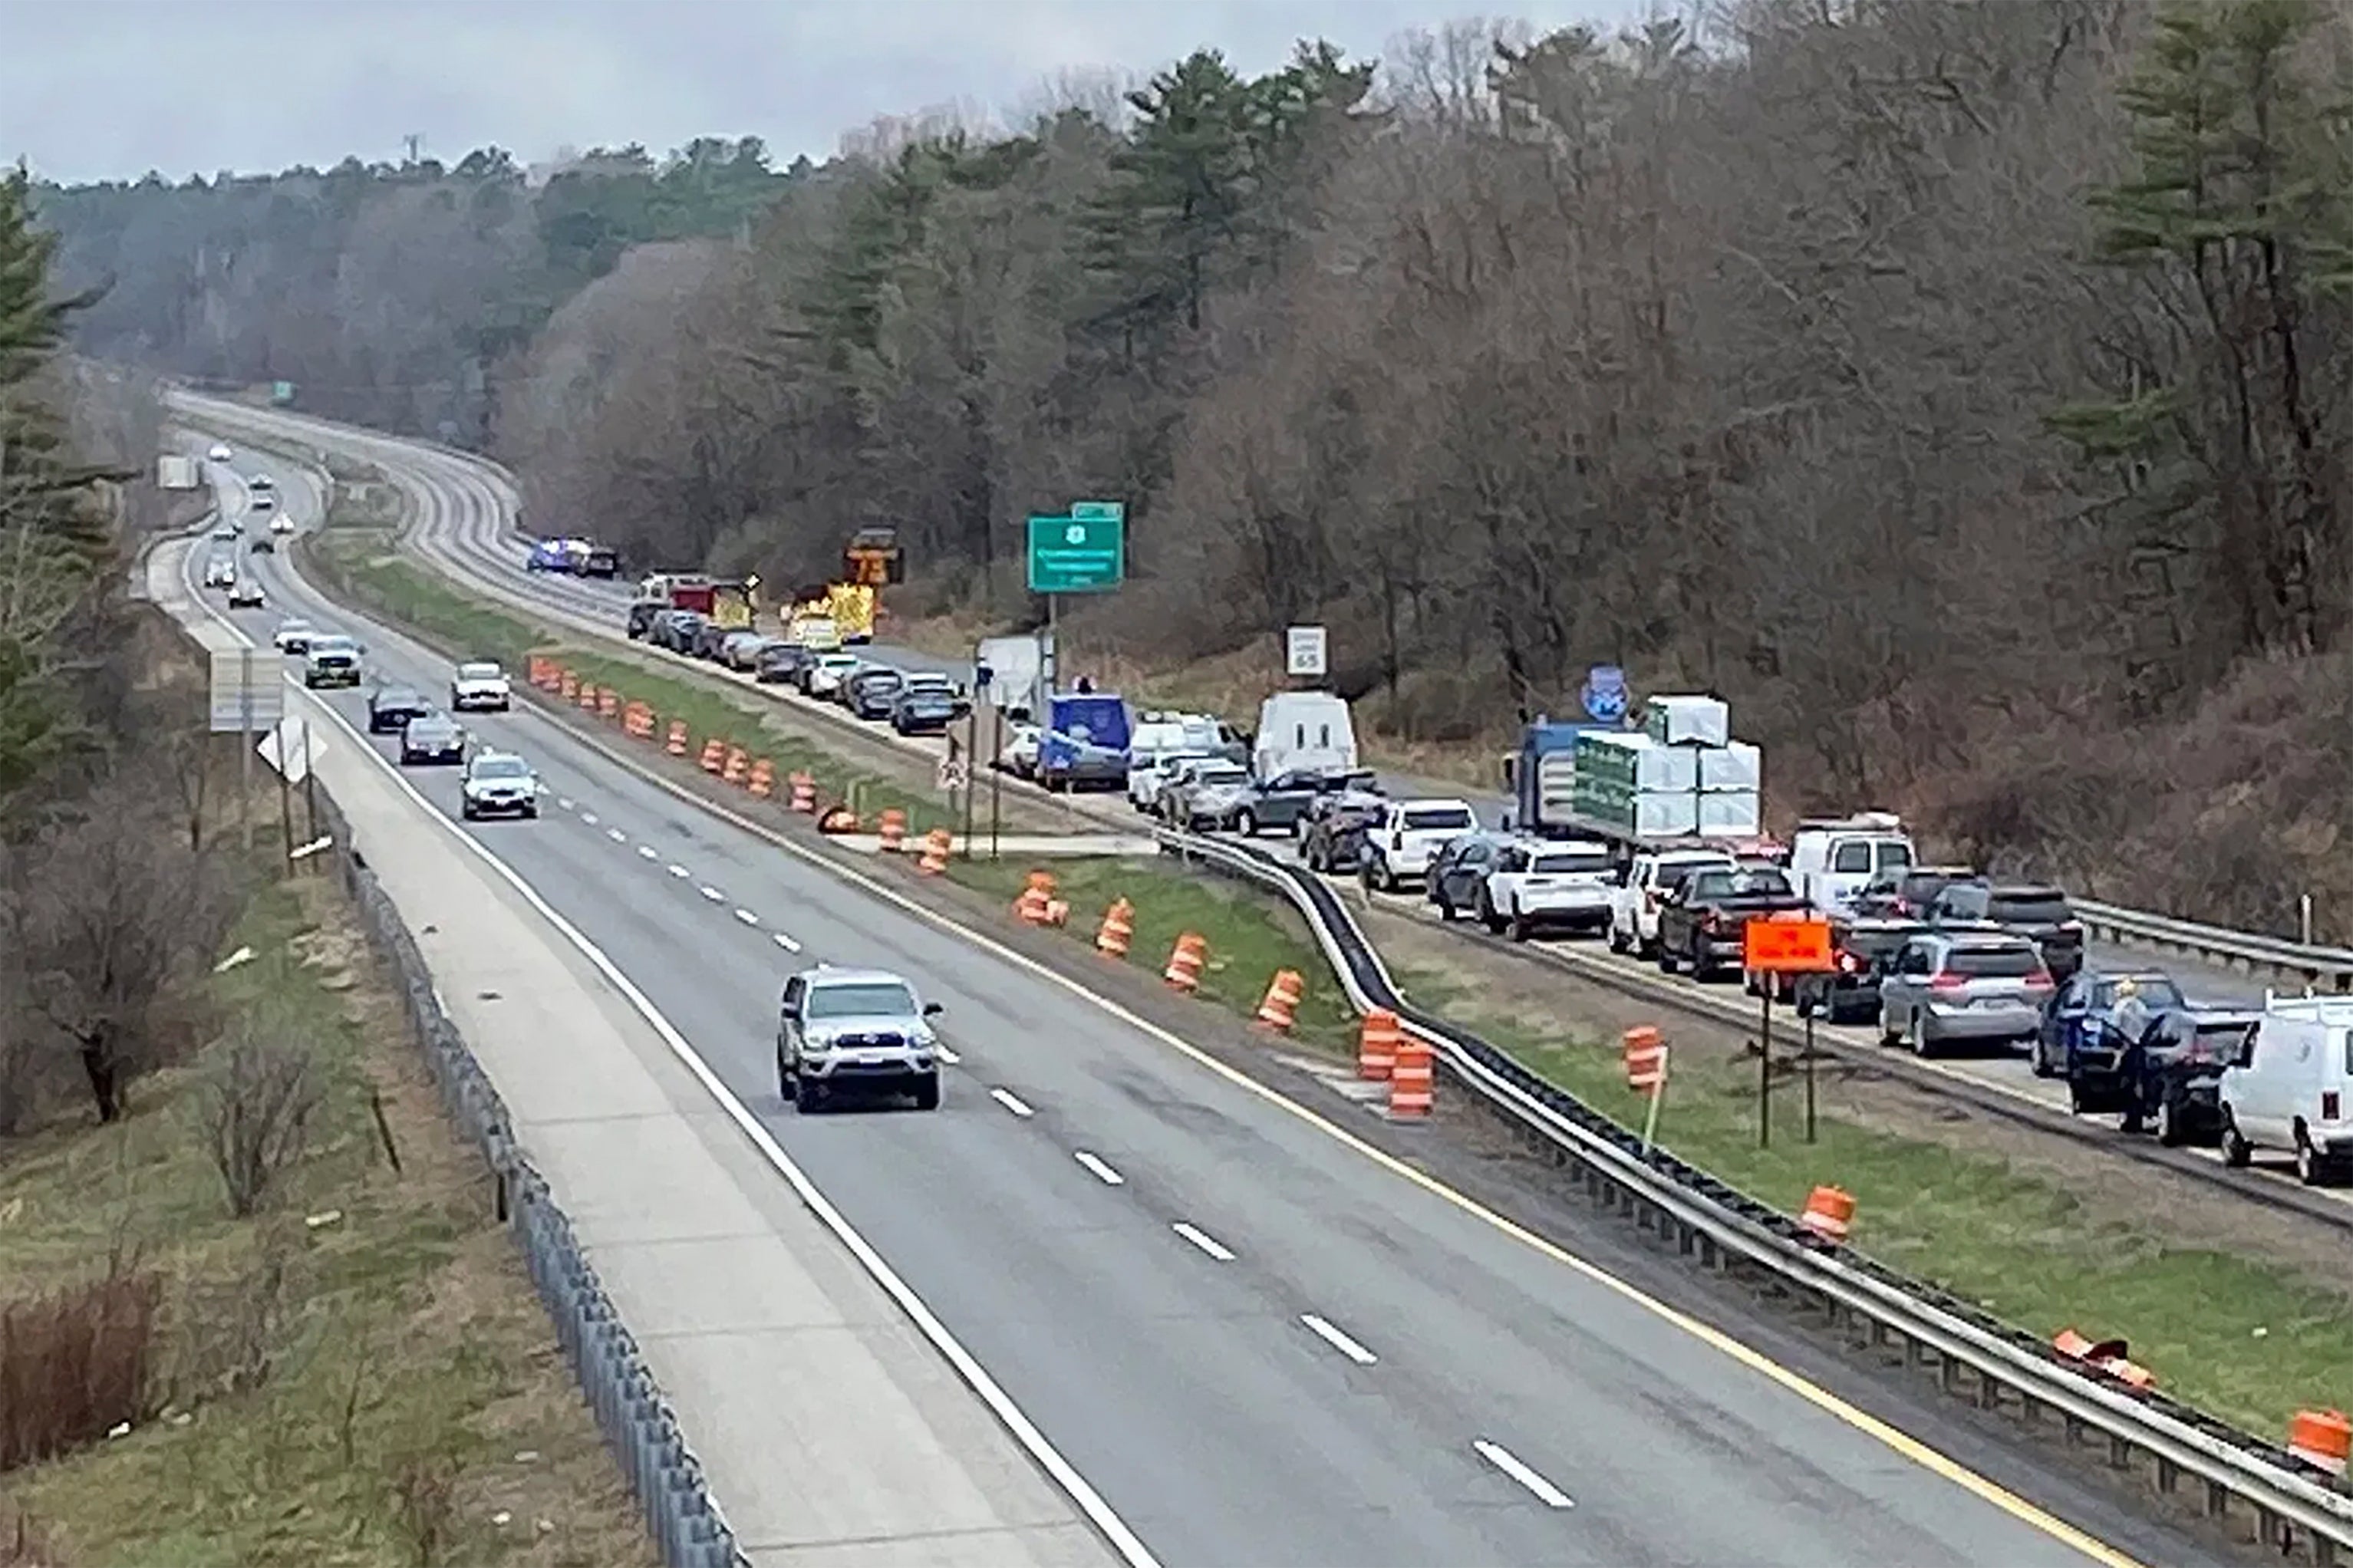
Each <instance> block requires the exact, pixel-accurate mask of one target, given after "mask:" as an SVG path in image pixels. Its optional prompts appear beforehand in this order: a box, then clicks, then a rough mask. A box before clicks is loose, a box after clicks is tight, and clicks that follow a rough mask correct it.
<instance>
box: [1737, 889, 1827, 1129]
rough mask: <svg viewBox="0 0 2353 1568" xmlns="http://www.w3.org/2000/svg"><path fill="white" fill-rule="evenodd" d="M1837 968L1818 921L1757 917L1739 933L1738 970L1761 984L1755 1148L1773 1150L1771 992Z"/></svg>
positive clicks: (1809, 1119)
mask: <svg viewBox="0 0 2353 1568" xmlns="http://www.w3.org/2000/svg"><path fill="white" fill-rule="evenodd" d="M1836 966H1837V959H1836V957H1835V955H1834V954H1833V952H1832V951H1831V922H1830V921H1826V920H1823V919H1822V918H1821V917H1820V916H1819V915H1812V914H1805V915H1800V916H1799V917H1797V918H1796V919H1778V918H1775V917H1773V916H1769V915H1759V916H1757V917H1756V918H1754V919H1751V920H1750V921H1747V922H1746V924H1744V925H1743V926H1742V927H1741V928H1740V967H1741V968H1742V969H1743V970H1744V971H1746V973H1750V974H1753V975H1756V976H1757V977H1758V978H1759V980H1760V981H1761V984H1759V985H1758V987H1757V989H1758V991H1759V993H1760V994H1761V997H1762V1001H1761V1005H1760V1006H1761V1011H1760V1015H1759V1018H1758V1027H1757V1147H1758V1148H1759V1149H1769V1148H1771V1147H1772V1146H1773V991H1774V987H1775V984H1776V983H1777V982H1778V980H1779V978H1780V977H1781V976H1782V975H1784V974H1827V973H1830V972H1831V970H1832V969H1833V968H1835V967H1836ZM1806 1028H1807V1052H1806V1055H1807V1068H1806V1070H1807V1073H1808V1074H1809V1078H1810V1075H1811V1073H1812V1071H1813V1063H1812V1058H1813V1049H1812V1046H1813V1040H1812V1032H1813V1019H1812V1018H1811V1017H1810V1016H1809V1017H1808V1018H1807V1020H1806ZM1812 1098H1813V1094H1812V1085H1811V1082H1810V1081H1809V1084H1808V1087H1807V1101H1808V1103H1807V1107H1806V1137H1807V1141H1808V1142H1812V1139H1813V1105H1812Z"/></svg>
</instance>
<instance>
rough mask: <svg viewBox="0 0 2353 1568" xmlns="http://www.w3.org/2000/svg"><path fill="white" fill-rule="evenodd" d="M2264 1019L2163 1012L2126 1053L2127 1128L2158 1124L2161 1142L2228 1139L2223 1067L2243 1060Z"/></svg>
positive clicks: (2256, 1014)
mask: <svg viewBox="0 0 2353 1568" xmlns="http://www.w3.org/2000/svg"><path fill="white" fill-rule="evenodd" d="M2262 1022H2263V1014H2262V1013H2261V1012H2260V1011H2249V1010H2246V1009H2243V1008H2220V1007H2216V1008H2206V1007H2194V1006H2193V1007H2176V1008H2170V1009H2168V1010H2167V1011H2166V1012H2164V1013H2161V1014H2159V1015H2158V1018H2157V1021H2156V1022H2155V1023H2153V1024H2151V1025H2150V1026H2148V1028H2147V1031H2145V1032H2144V1033H2143V1034H2142V1036H2141V1037H2140V1040H2139V1043H2138V1044H2137V1045H2136V1046H2135V1047H2133V1048H2132V1049H2131V1050H2129V1051H2127V1052H2126V1062H2125V1072H2124V1079H2125V1085H2126V1100H2125V1103H2124V1105H2123V1107H2122V1110H2123V1112H2124V1115H2123V1121H2122V1126H2123V1130H2124V1131H2126V1132H2137V1131H2141V1129H2142V1128H2144V1127H2146V1126H2148V1125H2149V1124H2150V1123H2152V1122H2154V1123H2155V1124H2156V1128H2155V1130H2156V1132H2157V1141H2158V1142H2160V1143H2162V1144H2164V1145H2165V1146H2166V1147H2168V1148H2179V1146H2180V1145H2182V1144H2184V1143H2198V1144H2203V1145H2206V1146H2209V1147H2211V1146H2212V1145H2214V1144H2217V1143H2220V1142H2221V1141H2222V1069H2223V1068H2227V1067H2230V1066H2232V1064H2234V1063H2235V1062H2237V1061H2238V1060H2239V1058H2240V1057H2241V1055H2242V1052H2243V1051H2244V1050H2245V1048H2246V1043H2247V1037H2248V1036H2249V1035H2250V1034H2252V1033H2253V1031H2254V1029H2255V1027H2256V1026H2258V1025H2260V1024H2261V1023H2262Z"/></svg>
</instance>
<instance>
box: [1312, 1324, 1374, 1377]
mask: <svg viewBox="0 0 2353 1568" xmlns="http://www.w3.org/2000/svg"><path fill="white" fill-rule="evenodd" d="M1299 1321H1301V1322H1303V1323H1304V1324H1306V1325H1307V1331H1308V1332H1309V1333H1311V1334H1314V1336H1315V1337H1316V1338H1317V1339H1319V1340H1322V1341H1323V1342H1324V1343H1325V1344H1327V1345H1330V1346H1331V1347H1332V1348H1333V1349H1334V1350H1335V1351H1338V1352H1340V1353H1341V1354H1342V1355H1344V1356H1346V1357H1347V1358H1348V1359H1349V1360H1350V1361H1352V1362H1355V1363H1356V1364H1357V1365H1358V1366H1370V1365H1372V1364H1373V1363H1375V1362H1377V1361H1378V1360H1380V1357H1378V1356H1377V1355H1375V1354H1374V1353H1373V1352H1370V1351H1368V1350H1366V1348H1365V1347H1364V1346H1362V1345H1360V1344H1358V1343H1357V1342H1356V1341H1355V1340H1353V1339H1350V1338H1349V1337H1348V1336H1347V1335H1346V1334H1345V1333H1344V1332H1342V1331H1340V1330H1339V1329H1337V1328H1335V1327H1334V1326H1333V1324H1332V1321H1331V1320H1330V1319H1328V1318H1319V1317H1317V1316H1316V1315H1315V1314H1314V1313H1313V1312H1302V1313H1300V1314H1299Z"/></svg>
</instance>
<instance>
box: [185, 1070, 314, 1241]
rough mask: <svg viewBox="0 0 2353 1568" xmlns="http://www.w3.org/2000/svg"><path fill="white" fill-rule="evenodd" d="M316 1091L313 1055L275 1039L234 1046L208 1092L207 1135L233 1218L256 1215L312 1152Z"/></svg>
mask: <svg viewBox="0 0 2353 1568" xmlns="http://www.w3.org/2000/svg"><path fill="white" fill-rule="evenodd" d="M318 1108H319V1086H318V1082H317V1080H316V1079H314V1078H313V1077H312V1076H311V1057H310V1052H309V1050H308V1049H307V1048H306V1047H303V1046H301V1045H300V1044H298V1043H295V1042H294V1041H291V1040H289V1039H286V1038H283V1037H279V1036H276V1035H257V1034H248V1035H245V1036H243V1037H239V1038H237V1039H235V1040H233V1041H231V1042H229V1044H228V1046H227V1048H226V1050H225V1052H224V1054H223V1055H222V1057H221V1059H220V1062H219V1064H218V1067H217V1068H216V1071H215V1073H214V1075H213V1081H212V1083H211V1084H210V1085H209V1086H208V1092H207V1097H206V1110H205V1132H206V1140H207V1149H208V1152H210V1153H211V1155H212V1158H213V1168H214V1169H215V1170H217V1171H218V1172H219V1173H220V1178H221V1187H222V1190H223V1191H224V1193H226V1194H227V1198H228V1207H229V1213H230V1214H232V1215H236V1216H237V1218H239V1219H244V1218H246V1217H248V1215H252V1214H253V1213H254V1212H255V1211H256V1210H257V1209H259V1207H260V1206H261V1205H263V1204H264V1203H265V1202H267V1201H268V1200H269V1197H270V1195H271V1194H272V1191H273V1190H274V1189H275V1187H276V1186H277V1184H278V1181H279V1179H280V1176H282V1175H283V1174H284V1173H285V1172H286V1170H287V1169H288V1167H290V1166H291V1165H292V1164H293V1163H295V1162H296V1161H297V1160H300V1159H301V1157H302V1154H303V1152H304V1150H305V1149H307V1148H308V1147H309V1142H310V1133H311V1115H312V1113H313V1112H315V1111H316V1110H318Z"/></svg>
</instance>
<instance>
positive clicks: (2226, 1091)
mask: <svg viewBox="0 0 2353 1568" xmlns="http://www.w3.org/2000/svg"><path fill="white" fill-rule="evenodd" d="M2221 1101H2222V1159H2223V1162H2224V1163H2226V1164H2232V1165H2244V1164H2245V1163H2247V1162H2248V1160H2249V1159H2250V1158H2251V1157H2252V1156H2253V1153H2254V1152H2255V1151H2256V1150H2258V1149H2275V1150H2278V1151H2280V1152H2283V1153H2289V1154H2293V1155H2295V1173H2296V1175H2297V1176H2298V1177H2300V1178H2301V1179H2302V1180H2303V1181H2304V1183H2305V1184H2306V1185H2307V1186H2318V1185H2320V1184H2323V1183H2327V1182H2330V1181H2333V1180H2335V1179H2337V1177H2338V1176H2340V1175H2341V1174H2343V1173H2344V1172H2345V1171H2346V1168H2347V1167H2348V1164H2353V1117H2348V1114H2347V1112H2348V1110H2353V996H2266V997H2265V998H2264V1000H2263V1022H2261V1023H2260V1024H2257V1025H2256V1026H2255V1028H2254V1031H2253V1033H2252V1034H2251V1035H2249V1036H2248V1037H2247V1042H2246V1044H2245V1046H2243V1047H2242V1048H2241V1053H2240V1057H2239V1059H2238V1060H2237V1061H2236V1062H2235V1063H2233V1064H2232V1065H2231V1066H2229V1067H2226V1068H2223V1069H2222V1089H2221Z"/></svg>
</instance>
